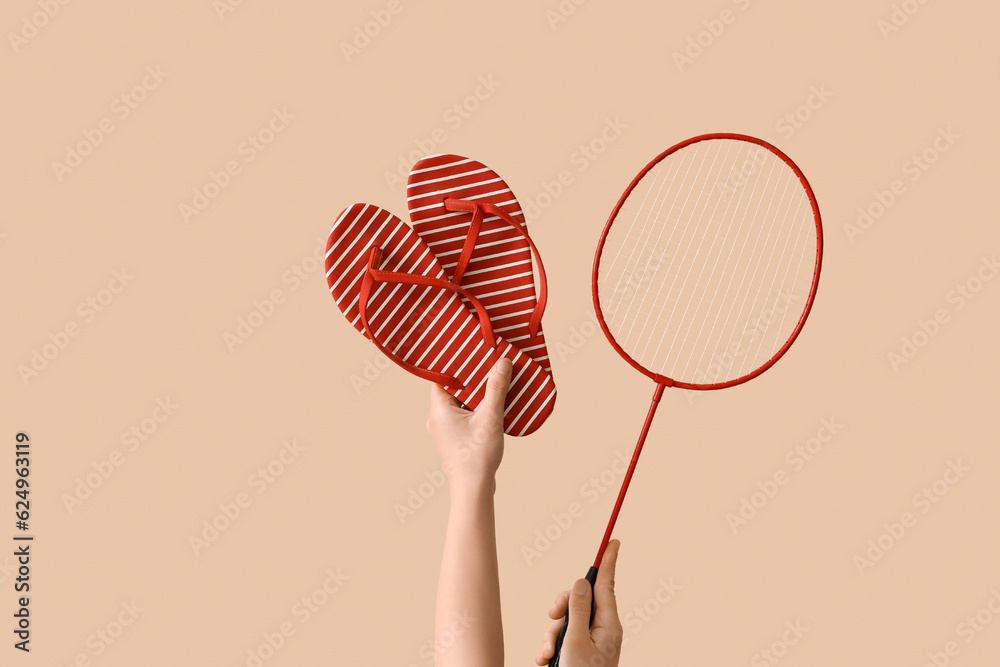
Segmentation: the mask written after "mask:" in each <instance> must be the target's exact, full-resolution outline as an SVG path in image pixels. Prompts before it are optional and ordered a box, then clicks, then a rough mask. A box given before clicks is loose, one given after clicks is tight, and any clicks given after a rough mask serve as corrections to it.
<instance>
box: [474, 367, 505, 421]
mask: <svg viewBox="0 0 1000 667" xmlns="http://www.w3.org/2000/svg"><path fill="white" fill-rule="evenodd" d="M512 370H513V368H512V366H511V363H510V359H507V358H506V357H501V358H500V359H499V360H498V361H497V363H496V364H495V365H494V366H493V370H491V371H490V377H489V380H487V382H486V394H485V395H484V396H483V400H482V401H481V402H480V403H479V409H480V410H482V411H483V412H485V413H486V414H492V415H494V416H496V417H498V418H499V420H500V422H501V423H502V422H503V406H504V402H505V401H506V399H507V389H509V388H510V376H511V372H512Z"/></svg>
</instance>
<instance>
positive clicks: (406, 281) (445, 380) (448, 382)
mask: <svg viewBox="0 0 1000 667" xmlns="http://www.w3.org/2000/svg"><path fill="white" fill-rule="evenodd" d="M382 258H383V252H382V249H381V248H379V247H373V248H372V249H371V252H370V253H369V255H368V264H367V266H366V267H365V274H364V277H363V278H362V280H361V293H360V298H359V300H358V311H359V313H360V315H361V324H362V326H364V329H365V335H366V336H368V338H369V340H371V341H372V342H373V343H374V344H375V347H377V348H378V349H379V350H381V352H382V354H384V355H385V356H387V357H388V358H389V359H390V360H392V361H393V362H395V363H396V364H398V365H399V366H401V367H403V368H405V369H406V370H407V371H409V372H410V373H413V374H414V375H416V376H417V377H420V378H423V379H425V380H430V381H431V382H435V383H437V384H439V385H442V386H447V387H454V388H456V389H462V388H463V387H464V385H463V384H462V383H461V382H460V381H459V380H458V378H455V377H452V376H450V375H445V374H444V373H438V372H436V371H432V370H427V369H424V368H420V367H418V366H415V365H413V364H411V363H409V362H408V361H405V360H404V359H403V358H402V357H400V356H398V355H396V354H395V353H394V352H392V351H390V350H389V349H388V348H386V347H385V346H384V345H383V344H382V343H381V342H380V341H379V340H378V338H376V336H375V332H374V330H373V329H372V327H371V325H370V324H369V323H368V300H369V299H370V298H371V295H372V294H373V292H374V291H375V284H376V283H397V284H401V285H421V286H424V287H438V288H440V289H444V290H447V291H450V292H455V293H456V294H460V295H461V296H464V297H465V298H467V299H468V300H469V302H470V303H472V305H473V307H474V308H475V309H476V313H477V314H478V316H479V328H480V331H481V332H482V334H483V341H484V342H485V343H486V344H487V345H489V346H490V347H491V348H495V347H496V346H497V342H496V336H495V335H494V333H493V326H492V325H491V324H490V319H489V316H488V315H487V314H486V308H485V307H484V306H483V304H482V303H481V302H480V301H479V299H477V298H476V297H475V296H473V295H472V294H471V293H470V292H469V291H468V290H465V289H463V288H461V287H459V286H458V285H455V284H453V283H450V282H448V281H447V280H439V279H437V278H431V277H429V276H419V275H414V274H412V273H398V272H395V271H381V270H379V269H377V268H375V267H376V266H379V265H381V264H382Z"/></svg>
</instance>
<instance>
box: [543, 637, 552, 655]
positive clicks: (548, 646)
mask: <svg viewBox="0 0 1000 667" xmlns="http://www.w3.org/2000/svg"><path fill="white" fill-rule="evenodd" d="M551 649H552V642H549V641H547V640H546V642H545V643H544V644H542V652H543V653H548V652H549V651H550V650H551Z"/></svg>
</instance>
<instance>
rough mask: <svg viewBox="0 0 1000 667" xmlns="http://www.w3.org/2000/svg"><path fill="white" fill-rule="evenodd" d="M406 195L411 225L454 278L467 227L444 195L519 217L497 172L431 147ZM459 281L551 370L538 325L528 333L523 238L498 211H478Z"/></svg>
mask: <svg viewBox="0 0 1000 667" xmlns="http://www.w3.org/2000/svg"><path fill="white" fill-rule="evenodd" d="M406 195H407V203H408V205H409V211H410V220H411V222H412V223H413V229H414V231H416V232H417V234H419V235H420V237H421V238H422V239H424V241H425V242H426V243H427V245H428V246H429V247H430V248H431V250H433V251H434V254H435V255H436V256H437V258H438V261H440V262H441V265H442V267H443V268H444V270H445V273H446V274H447V276H448V280H453V279H454V272H455V268H456V266H457V264H458V261H459V257H460V255H461V253H462V248H463V246H464V245H465V241H466V238H467V237H468V234H469V222H470V214H469V213H465V212H461V211H458V212H452V211H449V210H447V209H446V208H445V205H444V201H445V200H446V199H449V198H452V199H462V200H469V201H482V202H489V203H491V204H494V205H496V206H497V207H499V208H501V209H503V211H505V212H506V213H507V214H508V215H510V216H511V217H513V218H514V219H515V220H516V221H518V222H520V223H521V224H522V225H523V224H524V213H523V212H522V211H521V206H520V204H518V202H517V199H516V198H515V197H514V195H513V193H512V192H511V190H510V188H509V187H508V186H507V184H506V183H505V182H504V181H503V179H501V178H500V176H499V175H498V174H497V173H496V172H494V171H493V170H491V169H489V168H488V167H486V166H485V165H483V164H481V163H479V162H477V161H475V160H471V159H469V158H463V157H460V156H457V155H434V156H431V157H427V158H424V159H423V160H420V161H419V162H417V163H416V164H415V165H414V166H413V169H412V171H411V172H410V176H409V180H408V183H407V189H406ZM461 286H462V287H464V288H466V289H467V290H469V291H470V292H472V293H473V294H474V295H475V296H476V298H477V299H479V300H480V302H482V304H483V305H484V306H485V307H486V312H487V313H488V314H489V316H490V321H491V322H492V323H493V324H494V330H495V331H497V332H498V333H500V334H502V335H503V336H504V337H505V338H506V339H507V340H508V342H510V343H513V344H514V345H517V346H518V347H520V348H521V350H522V351H524V352H525V353H527V354H528V355H529V356H530V357H531V358H532V359H534V360H535V361H536V362H537V363H538V364H539V365H541V366H542V368H544V369H545V371H546V373H548V374H549V375H550V376H551V374H552V366H551V363H550V361H549V355H548V350H547V349H546V347H545V337H544V336H543V334H542V332H541V329H539V331H538V335H537V336H536V337H535V338H534V339H532V338H531V336H530V333H529V321H530V318H531V314H532V312H533V310H534V308H535V303H536V301H535V284H534V278H533V272H532V264H531V249H530V247H529V246H528V243H527V241H525V239H524V238H523V237H522V236H520V235H519V234H518V233H517V232H515V231H514V230H513V229H511V228H510V226H509V225H507V224H504V223H503V222H502V221H500V220H499V218H498V217H496V216H490V215H487V216H485V217H484V218H483V226H482V229H481V231H480V233H479V237H478V239H477V242H476V249H475V251H474V252H473V254H472V257H471V259H470V260H469V264H468V267H467V269H466V271H465V274H464V275H463V276H462V282H461Z"/></svg>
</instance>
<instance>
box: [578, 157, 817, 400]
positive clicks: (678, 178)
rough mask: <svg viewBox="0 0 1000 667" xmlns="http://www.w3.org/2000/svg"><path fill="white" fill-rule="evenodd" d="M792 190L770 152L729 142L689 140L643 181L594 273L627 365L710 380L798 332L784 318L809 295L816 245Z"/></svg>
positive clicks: (799, 195)
mask: <svg viewBox="0 0 1000 667" xmlns="http://www.w3.org/2000/svg"><path fill="white" fill-rule="evenodd" d="M798 182H799V177H798V174H797V173H796V172H795V171H793V170H792V169H790V168H788V167H787V165H786V163H785V162H784V160H783V159H781V158H780V157H779V156H778V155H777V154H775V153H774V152H772V151H771V150H769V149H767V148H765V147H764V146H760V145H758V144H755V143H751V142H748V141H740V140H735V139H725V140H720V139H716V140H712V141H700V142H695V143H693V144H691V145H689V146H687V147H685V148H683V149H681V150H679V151H676V152H675V153H672V154H671V155H669V156H667V157H666V158H664V159H663V160H661V161H660V162H659V163H657V165H656V166H654V167H653V168H651V169H650V170H648V171H647V172H646V173H645V174H644V176H643V177H642V178H641V179H640V180H639V182H638V183H636V185H635V186H634V187H633V189H632V191H631V192H630V194H629V196H628V197H627V198H626V200H625V201H624V202H623V203H622V205H621V207H620V209H619V210H618V212H617V215H616V218H615V220H614V224H613V225H612V226H611V227H610V228H609V230H608V233H607V236H606V239H605V241H604V246H603V248H602V253H603V258H601V259H600V261H599V267H598V296H599V300H600V302H601V305H602V311H603V316H604V317H605V321H606V324H607V325H608V327H609V330H610V332H611V333H612V335H613V336H614V337H615V339H616V340H617V341H618V343H619V344H620V345H621V347H622V348H623V349H624V350H626V351H627V353H628V354H629V355H630V356H632V357H633V358H634V359H635V361H637V362H638V363H639V364H641V365H642V366H644V367H646V368H647V369H649V370H650V371H651V372H653V373H656V374H660V375H665V376H667V377H671V378H672V379H674V380H678V381H682V382H688V383H702V384H713V383H716V382H722V381H726V380H729V379H733V377H736V375H734V374H739V375H740V376H742V375H743V374H744V373H745V372H746V371H747V369H751V370H752V369H753V368H754V367H756V365H757V363H758V361H759V360H760V359H761V358H765V359H769V358H771V357H772V356H773V355H774V354H775V353H776V352H777V351H778V349H779V343H780V342H781V341H783V340H785V339H786V338H787V335H788V334H790V332H791V329H792V328H793V327H794V326H795V325H796V324H797V321H793V320H789V319H788V312H789V311H792V310H795V307H796V305H804V304H805V302H806V300H807V298H808V289H809V288H810V287H811V281H808V280H805V277H806V271H804V270H803V265H804V263H805V258H806V257H807V256H809V255H810V253H813V254H815V252H816V245H815V243H816V242H817V240H818V239H813V240H810V238H811V235H810V234H808V229H809V228H810V227H811V226H812V223H813V219H812V215H811V213H812V210H811V209H812V207H811V206H810V205H809V204H810V200H809V196H808V194H807V192H806V191H805V189H804V188H803V187H800V186H799V185H798ZM803 206H805V211H803ZM796 255H798V256H797V257H796ZM806 268H808V267H806ZM779 314H780V315H781V316H780V317H778V315H779ZM783 334H784V337H783ZM731 376H732V377H731Z"/></svg>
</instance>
